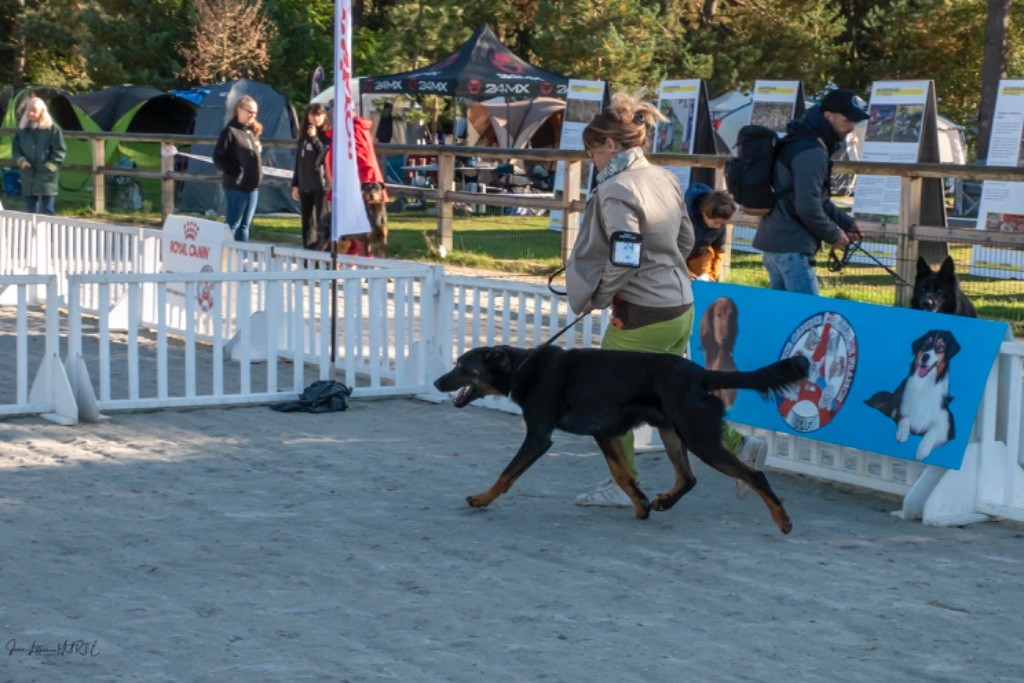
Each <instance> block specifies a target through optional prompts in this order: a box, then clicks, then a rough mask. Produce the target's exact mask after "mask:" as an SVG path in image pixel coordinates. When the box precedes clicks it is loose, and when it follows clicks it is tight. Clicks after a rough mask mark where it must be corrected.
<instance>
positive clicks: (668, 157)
mask: <svg viewBox="0 0 1024 683" xmlns="http://www.w3.org/2000/svg"><path fill="white" fill-rule="evenodd" d="M15 132H16V131H15V130H13V129H10V128H4V129H0V136H11V135H13V134H14V133H15ZM64 134H65V136H66V137H68V138H71V139H75V140H88V141H90V142H91V145H92V159H93V162H92V165H91V166H84V165H68V166H65V168H66V169H67V170H71V171H84V172H88V173H91V174H92V179H93V209H94V210H96V211H97V212H102V211H104V210H105V208H106V207H105V192H104V191H103V189H104V186H105V182H104V181H105V178H106V176H132V177H135V178H149V179H156V180H159V181H160V183H161V213H162V214H163V215H164V216H167V215H168V214H171V213H174V184H175V183H176V182H203V183H217V182H220V177H219V176H218V175H216V174H212V175H210V174H199V173H182V172H176V171H174V159H173V157H170V156H164V157H161V168H160V169H159V170H156V169H140V168H135V169H125V168H117V167H114V166H108V165H106V163H105V162H106V144H107V143H108V142H149V143H159V144H160V145H161V146H164V145H174V146H176V147H185V146H191V145H195V144H211V145H212V144H215V143H216V141H217V138H216V137H211V136H194V135H170V134H148V133H110V132H103V131H101V132H83V131H65V133H64ZM263 145H264V146H265V147H291V146H293V145H295V141H294V140H291V139H268V140H263ZM377 154H378V156H381V157H386V156H399V155H406V154H418V155H428V156H435V157H437V184H436V187H432V188H424V187H406V186H397V185H396V186H392V187H390V191H391V194H393V195H394V196H403V197H416V198H420V199H428V200H432V201H436V202H437V204H438V209H437V241H438V245H439V246H443V247H444V248H445V249H447V250H449V251H450V250H451V248H452V243H453V239H452V238H453V222H452V221H453V216H454V205H455V204H456V203H465V204H478V205H479V204H483V205H489V206H515V207H524V208H530V209H545V210H559V211H562V212H563V216H564V218H563V221H562V223H563V225H564V226H565V228H564V229H563V231H562V254H563V257H567V256H568V253H569V251H570V249H571V248H572V245H573V243H574V242H575V240H576V226H577V225H578V223H579V220H578V219H579V215H580V213H581V212H582V211H583V209H584V207H585V202H584V201H583V199H582V197H581V196H580V193H579V190H578V188H579V186H580V177H581V173H582V164H583V162H585V161H586V160H587V156H586V153H585V152H583V151H574V150H557V149H506V148H495V147H454V146H449V145H397V144H378V145H377ZM456 157H476V158H479V159H481V160H484V161H494V162H500V163H504V162H507V161H508V160H509V159H517V160H523V161H539V162H549V163H550V162H552V161H563V162H565V169H566V172H565V173H564V174H563V183H562V186H561V187H560V188H555V190H556V192H555V196H554V198H548V197H544V198H539V197H532V196H531V195H529V194H517V193H508V194H478V193H472V192H460V191H457V190H456V189H455V188H456V185H455V169H456V164H455V158H456ZM650 159H651V161H652V163H655V164H660V165H666V166H691V167H700V168H713V169H715V170H716V172H717V173H716V175H717V176H718V178H719V181H720V180H721V174H722V172H723V171H724V168H725V164H726V161H728V157H725V156H716V155H709V154H652V155H650ZM0 164H4V165H8V166H10V165H13V164H14V160H13V159H3V158H0ZM833 171H834V172H835V173H852V174H864V175H881V176H900V177H902V178H903V187H902V196H903V197H904V206H903V210H901V212H900V216H899V221H898V222H897V223H896V224H894V225H882V224H868V225H867V227H868V229H869V230H870V231H871V232H877V233H886V234H889V235H892V236H894V237H896V238H897V241H898V243H899V255H898V261H899V262H900V263H903V264H905V265H904V267H905V268H912V267H913V263H914V262H915V261H916V260H917V254H918V245H919V242H921V241H927V242H944V241H957V242H964V243H968V244H983V245H987V246H1009V247H1024V235H1019V234H1015V233H992V232H987V231H983V230H971V229H963V228H949V227H946V226H938V225H926V224H922V222H921V220H920V218H919V217H920V213H921V212H920V206H919V205H915V203H914V198H919V197H921V195H922V192H921V188H922V184H923V183H924V182H925V181H926V180H928V179H935V178H956V179H962V180H973V181H979V180H1003V181H1012V182H1020V183H1024V168H1016V167H993V166H961V165H957V164H893V163H871V162H863V161H837V162H835V164H834V166H833ZM288 182H289V181H287V180H284V179H280V178H265V179H264V183H266V184H267V185H285V184H288ZM736 222H737V223H739V224H748V225H750V224H756V219H754V218H752V217H750V216H743V215H739V216H737V219H736ZM901 275H910V276H911V278H910V279H912V275H913V274H912V273H901Z"/></svg>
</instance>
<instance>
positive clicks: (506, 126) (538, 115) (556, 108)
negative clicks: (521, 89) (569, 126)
mask: <svg viewBox="0 0 1024 683" xmlns="http://www.w3.org/2000/svg"><path fill="white" fill-rule="evenodd" d="M564 109H565V100H560V99H557V98H554V97H536V98H534V99H532V100H521V101H518V102H506V101H505V98H503V97H495V98H493V99H490V100H485V101H483V102H473V103H472V104H470V105H469V109H468V111H467V112H466V118H468V119H469V123H470V125H469V127H468V130H467V139H466V144H467V145H470V146H473V145H481V144H482V145H487V144H491V143H493V144H496V145H497V146H498V147H526V146H527V145H528V144H529V143H530V140H531V139H532V138H533V136H534V134H536V133H537V131H538V130H539V129H540V127H541V126H542V125H544V124H545V123H546V122H547V121H548V119H549V118H551V117H552V116H555V115H557V114H559V113H561V112H562V111H563V110H564ZM559 120H560V119H559ZM554 139H555V140H557V139H558V136H554Z"/></svg>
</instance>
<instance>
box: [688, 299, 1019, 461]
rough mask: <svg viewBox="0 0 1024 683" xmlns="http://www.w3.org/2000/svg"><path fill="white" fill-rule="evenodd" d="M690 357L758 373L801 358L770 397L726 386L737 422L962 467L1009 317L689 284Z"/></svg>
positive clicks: (730, 415)
mask: <svg viewBox="0 0 1024 683" xmlns="http://www.w3.org/2000/svg"><path fill="white" fill-rule="evenodd" d="M693 285H694V287H693V289H694V296H695V298H696V303H695V311H694V313H695V317H694V334H693V337H692V339H691V346H690V348H691V350H692V352H693V359H694V360H695V361H697V362H698V363H700V364H702V365H704V366H705V367H708V368H710V369H713V370H736V369H739V370H753V369H755V368H758V367H761V366H763V365H767V364H768V363H771V362H773V361H776V360H779V359H781V358H788V357H790V356H794V355H798V354H799V355H803V356H805V357H807V359H808V360H810V362H811V371H810V377H808V379H807V380H806V381H804V382H802V383H801V384H800V386H799V387H797V388H795V389H794V390H792V391H790V392H788V393H787V394H786V395H784V396H781V397H779V398H778V399H777V400H776V399H770V400H769V401H764V400H762V399H761V397H760V396H758V395H757V394H756V393H754V392H751V391H740V392H735V391H732V392H723V394H722V400H723V401H725V403H726V407H727V409H728V413H727V417H728V418H729V419H731V420H735V421H736V422H740V423H742V424H747V425H752V426H755V427H761V428H764V429H770V430H773V431H778V432H785V433H789V434H794V435H797V436H802V437H806V438H810V439H815V440H817V441H824V442H828V443H834V444H839V445H842V446H850V447H853V448H859V449H862V450H866V451H871V452H874V453H882V454H885V455H891V456H893V457H896V458H903V459H906V460H918V461H920V462H923V463H925V464H927V465H937V466H939V467H945V468H949V469H960V464H961V462H962V460H963V454H964V451H965V450H966V449H967V442H968V438H969V437H970V434H971V429H972V427H973V426H974V418H975V416H976V415H977V412H978V406H979V404H980V402H981V397H982V394H983V393H984V391H985V383H986V382H987V381H988V376H989V372H990V370H991V368H992V364H993V363H994V362H995V359H996V355H997V354H998V353H999V346H1000V344H1001V343H1002V341H1003V340H1004V338H1005V337H1006V334H1007V326H1006V323H997V322H992V321H987V320H977V319H975V318H964V317H959V316H952V315H944V314H942V313H930V312H925V311H915V310H910V309H906V308H892V307H888V306H877V305H874V304H864V303H858V302H854V301H844V300H842V299H828V298H825V297H820V296H809V295H806V294H792V293H789V292H779V291H774V290H770V289H760V288H756V287H743V286H739V285H728V284H720V283H713V282H700V281H697V282H694V283H693Z"/></svg>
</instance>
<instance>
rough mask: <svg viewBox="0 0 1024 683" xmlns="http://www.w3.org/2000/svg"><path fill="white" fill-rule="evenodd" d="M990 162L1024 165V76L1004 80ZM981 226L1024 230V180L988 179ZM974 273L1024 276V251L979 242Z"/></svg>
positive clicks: (994, 120)
mask: <svg viewBox="0 0 1024 683" xmlns="http://www.w3.org/2000/svg"><path fill="white" fill-rule="evenodd" d="M987 163H988V165H989V166H1017V167H1024V79H1017V80H1002V81H1000V82H999V94H998V95H997V97H996V109H995V114H994V116H993V117H992V137H991V139H990V141H989V145H988V162H987ZM978 230H988V231H990V232H1015V233H1024V183H1011V182H1006V181H1001V180H986V181H985V183H984V185H983V186H982V190H981V204H980V207H979V209H978ZM970 272H971V275H984V276H987V277H998V278H1012V279H1015V280H1024V252H1022V251H1015V250H1013V249H999V248H994V247H983V246H975V247H974V248H973V253H972V255H971V270H970Z"/></svg>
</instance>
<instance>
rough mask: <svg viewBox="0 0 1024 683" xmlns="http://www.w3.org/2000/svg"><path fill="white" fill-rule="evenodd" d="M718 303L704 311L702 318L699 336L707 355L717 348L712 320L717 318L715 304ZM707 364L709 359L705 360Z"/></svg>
mask: <svg viewBox="0 0 1024 683" xmlns="http://www.w3.org/2000/svg"><path fill="white" fill-rule="evenodd" d="M717 303H718V302H717V301H713V302H711V305H710V306H708V308H707V310H706V311H704V315H702V316H701V317H700V329H699V331H698V335H699V336H700V345H701V348H702V349H703V350H704V352H705V353H708V352H713V351H714V346H715V334H714V331H713V329H712V324H711V320H712V319H713V318H714V317H715V304H717ZM705 362H707V359H705Z"/></svg>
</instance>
